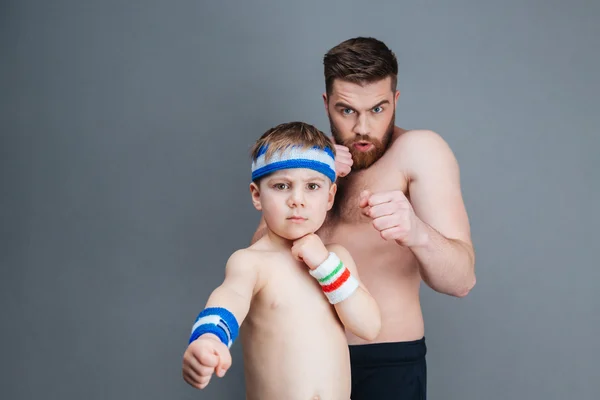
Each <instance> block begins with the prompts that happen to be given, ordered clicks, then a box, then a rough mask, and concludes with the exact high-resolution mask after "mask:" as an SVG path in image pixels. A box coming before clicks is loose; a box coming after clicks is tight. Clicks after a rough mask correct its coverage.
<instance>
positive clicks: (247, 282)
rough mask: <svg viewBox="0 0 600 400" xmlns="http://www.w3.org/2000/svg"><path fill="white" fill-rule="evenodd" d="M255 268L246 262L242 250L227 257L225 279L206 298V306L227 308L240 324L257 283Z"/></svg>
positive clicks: (246, 312) (246, 259) (246, 258)
mask: <svg viewBox="0 0 600 400" xmlns="http://www.w3.org/2000/svg"><path fill="white" fill-rule="evenodd" d="M257 276H258V274H257V270H256V268H255V267H254V264H253V263H251V262H248V257H245V256H244V251H243V250H238V251H236V252H235V253H233V254H232V255H231V257H229V260H227V265H226V266H225V280H224V281H223V283H222V284H221V285H220V286H219V287H217V288H216V289H215V290H213V292H212V293H211V295H210V296H209V298H208V301H207V302H206V307H205V308H209V307H222V308H226V309H227V310H229V311H230V312H231V313H232V314H233V315H234V316H235V318H236V320H237V321H238V324H239V325H241V324H242V321H244V319H245V318H246V315H247V314H248V310H249V309H250V302H251V300H252V295H253V293H254V289H255V287H256V283H257Z"/></svg>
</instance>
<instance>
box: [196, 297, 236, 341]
mask: <svg viewBox="0 0 600 400" xmlns="http://www.w3.org/2000/svg"><path fill="white" fill-rule="evenodd" d="M238 331H239V326H238V322H237V320H236V319H235V316H234V315H233V314H232V313H231V312H230V311H229V310H227V309H226V308H222V307H208V308H205V309H204V310H202V312H201V313H200V314H199V315H198V318H196V323H195V324H194V326H193V327H192V335H191V336H190V341H189V343H192V342H193V341H194V340H196V339H198V338H199V337H200V336H201V335H203V334H205V333H212V334H214V335H217V337H218V338H219V339H220V340H221V342H223V344H225V346H227V347H231V345H232V344H233V341H234V340H235V339H236V338H237V335H238ZM189 343H188V344H189Z"/></svg>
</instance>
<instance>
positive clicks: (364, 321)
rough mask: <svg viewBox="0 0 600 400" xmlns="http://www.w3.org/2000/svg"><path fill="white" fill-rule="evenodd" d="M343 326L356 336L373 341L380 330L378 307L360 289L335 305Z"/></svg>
mask: <svg viewBox="0 0 600 400" xmlns="http://www.w3.org/2000/svg"><path fill="white" fill-rule="evenodd" d="M335 309H336V311H337V314H338V316H339V317H340V320H341V321H342V323H343V324H344V326H345V327H346V328H347V329H348V330H349V331H350V332H352V333H353V334H355V335H356V336H359V337H361V338H363V339H365V340H374V339H375V338H376V337H377V335H379V330H380V329H381V315H380V313H379V306H378V305H377V302H376V301H375V299H373V297H372V296H371V295H370V294H369V293H368V292H367V291H366V290H364V289H363V288H362V287H359V288H358V289H356V291H355V292H354V293H353V294H352V295H351V296H350V297H348V298H347V299H346V300H344V301H341V302H339V303H337V304H336V305H335Z"/></svg>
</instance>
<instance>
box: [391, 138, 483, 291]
mask: <svg viewBox="0 0 600 400" xmlns="http://www.w3.org/2000/svg"><path fill="white" fill-rule="evenodd" d="M398 140H399V141H403V143H394V144H395V145H401V146H399V149H398V150H399V152H400V153H401V154H402V156H401V157H402V158H399V159H401V160H402V159H404V160H407V163H406V164H405V165H406V166H407V170H408V177H407V178H408V182H409V186H408V193H409V197H410V203H411V205H412V208H413V210H414V213H415V214H416V218H415V219H414V221H415V227H414V228H415V230H416V232H417V234H416V235H415V236H416V237H418V238H419V240H418V241H417V242H416V243H415V244H413V245H411V246H409V247H410V249H411V250H412V252H413V253H414V254H415V256H416V257H417V259H418V260H419V263H420V266H421V269H420V270H421V271H420V272H421V276H422V278H423V280H424V281H425V283H427V285H429V286H430V287H431V288H432V289H434V290H436V291H438V292H441V293H445V294H448V295H452V296H457V297H464V296H466V295H467V294H468V293H469V291H470V290H471V289H472V288H473V286H474V285H475V252H474V249H473V244H472V242H471V232H470V226H469V219H468V216H467V212H466V209H465V206H464V202H463V198H462V193H461V188H460V172H459V166H458V162H457V161H456V158H455V157H454V154H453V153H452V151H451V149H450V147H449V146H448V145H447V143H446V142H445V141H444V140H443V139H442V138H441V137H440V136H439V135H437V134H435V133H434V132H430V131H414V132H407V133H406V134H404V135H402V136H401V137H400V138H399V139H398ZM403 163H404V161H403Z"/></svg>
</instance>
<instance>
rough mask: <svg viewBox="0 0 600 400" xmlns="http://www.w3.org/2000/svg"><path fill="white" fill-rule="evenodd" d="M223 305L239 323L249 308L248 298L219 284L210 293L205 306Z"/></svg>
mask: <svg viewBox="0 0 600 400" xmlns="http://www.w3.org/2000/svg"><path fill="white" fill-rule="evenodd" d="M208 307H223V308H226V309H227V310H229V311H230V312H231V313H232V314H233V315H234V316H235V318H236V320H237V322H238V324H239V325H241V324H242V321H243V320H244V319H245V318H246V315H247V314H248V310H249V309H250V300H249V299H248V298H247V297H246V296H244V295H243V294H241V293H238V292H237V291H236V290H235V289H233V288H230V287H228V286H224V285H221V286H219V287H218V288H216V289H215V290H213V292H212V293H211V295H210V297H209V298H208V301H207V302H206V307H205V308H208Z"/></svg>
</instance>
